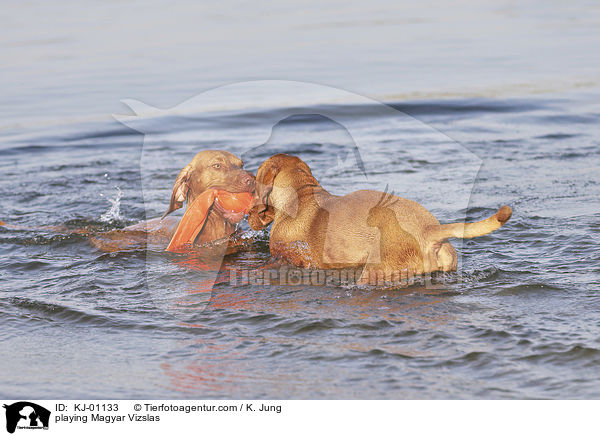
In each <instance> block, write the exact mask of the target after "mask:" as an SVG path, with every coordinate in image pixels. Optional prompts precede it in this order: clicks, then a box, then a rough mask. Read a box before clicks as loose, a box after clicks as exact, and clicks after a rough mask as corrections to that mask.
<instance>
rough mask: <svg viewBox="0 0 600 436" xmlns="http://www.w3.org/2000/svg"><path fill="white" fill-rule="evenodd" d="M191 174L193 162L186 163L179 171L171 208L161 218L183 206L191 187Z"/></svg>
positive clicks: (170, 204)
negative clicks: (189, 182)
mask: <svg viewBox="0 0 600 436" xmlns="http://www.w3.org/2000/svg"><path fill="white" fill-rule="evenodd" d="M191 174H192V165H191V164H188V165H186V166H185V167H183V169H182V170H181V171H179V175H178V176H177V179H175V184H174V185H173V193H172V194H171V202H170V203H169V208H168V209H167V211H166V212H165V214H164V215H163V216H162V217H161V219H163V218H164V217H166V216H167V215H169V214H170V213H171V212H173V211H174V210H177V209H179V208H181V206H183V202H184V201H186V200H187V195H188V191H189V189H190V186H189V184H188V181H189V178H190V175H191Z"/></svg>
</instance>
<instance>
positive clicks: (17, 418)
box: [4, 401, 50, 433]
mask: <svg viewBox="0 0 600 436" xmlns="http://www.w3.org/2000/svg"><path fill="white" fill-rule="evenodd" d="M4 408H5V409H6V431H8V432H9V433H14V432H15V430H16V429H17V428H19V429H45V430H47V429H48V423H49V422H50V411H49V410H48V409H46V408H44V407H42V406H39V405H37V404H35V403H30V402H28V401H19V402H17V403H13V404H11V405H6V404H5V405H4Z"/></svg>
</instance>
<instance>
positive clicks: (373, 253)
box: [248, 154, 512, 283]
mask: <svg viewBox="0 0 600 436" xmlns="http://www.w3.org/2000/svg"><path fill="white" fill-rule="evenodd" d="M254 195H255V197H254V201H253V203H252V206H251V208H250V215H249V217H248V223H249V224H250V227H252V228H253V229H254V230H258V229H262V228H264V227H266V226H267V225H269V223H271V222H273V226H272V228H271V233H270V239H269V246H270V251H271V255H272V256H274V257H276V258H279V259H283V260H285V261H287V262H289V263H291V264H293V265H295V266H298V267H302V268H318V269H334V268H335V269H337V268H354V269H362V268H364V269H363V270H362V275H361V276H360V279H359V282H362V283H366V282H369V281H370V282H373V277H374V276H375V277H378V278H384V280H386V281H399V280H400V279H401V278H404V277H413V276H414V275H417V274H424V273H429V272H433V271H453V270H456V266H457V256H456V251H455V250H454V248H453V247H452V245H450V243H449V242H448V241H447V240H448V238H474V237H477V236H482V235H486V234H488V233H490V232H492V231H494V230H496V229H498V228H500V227H501V226H502V225H503V224H504V223H505V222H506V221H507V220H508V219H509V218H510V216H511V214H512V211H511V208H510V207H508V206H503V207H501V208H500V210H499V211H498V212H497V213H496V214H495V215H493V216H491V217H490V218H488V219H485V220H483V221H479V222H476V223H469V224H462V223H456V224H443V225H442V224H440V223H439V222H438V220H437V219H436V218H435V217H434V216H433V215H432V214H431V213H430V212H429V211H427V210H426V209H425V208H424V207H423V206H421V205H419V204H418V203H416V202H414V201H411V200H407V199H405V198H400V197H397V196H395V195H392V194H388V193H382V192H377V191H367V190H365V191H357V192H353V193H351V194H348V195H346V196H344V197H339V196H336V195H331V194H330V193H328V192H327V191H326V190H325V189H323V188H322V187H321V185H320V184H319V182H318V181H317V180H316V179H315V178H314V177H313V175H312V173H311V170H310V168H309V167H308V165H306V163H304V162H303V161H302V160H300V159H299V158H297V157H295V156H289V155H286V154H278V155H275V156H272V157H271V158H269V159H267V160H266V161H265V162H263V163H262V164H261V165H260V167H259V168H258V172H257V174H256V189H255V194H254Z"/></svg>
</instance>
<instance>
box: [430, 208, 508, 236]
mask: <svg viewBox="0 0 600 436" xmlns="http://www.w3.org/2000/svg"><path fill="white" fill-rule="evenodd" d="M511 215H512V209H511V208H510V207H509V206H502V207H501V208H500V209H498V212H496V213H495V214H494V215H492V216H491V217H489V218H486V219H484V220H481V221H477V222H475V223H454V224H439V225H435V226H428V227H427V229H426V232H427V239H428V240H429V241H432V242H442V241H445V240H446V239H448V238H476V237H478V236H483V235H487V234H488V233H492V232H493V231H494V230H498V229H499V228H500V227H502V225H503V224H504V223H505V222H506V221H508V219H509V218H510V216H511Z"/></svg>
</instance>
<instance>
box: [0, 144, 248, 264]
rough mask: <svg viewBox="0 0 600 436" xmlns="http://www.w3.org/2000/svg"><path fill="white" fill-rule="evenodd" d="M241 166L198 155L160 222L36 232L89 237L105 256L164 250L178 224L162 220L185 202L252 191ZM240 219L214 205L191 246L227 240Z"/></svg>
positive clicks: (226, 158) (215, 155)
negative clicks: (150, 246)
mask: <svg viewBox="0 0 600 436" xmlns="http://www.w3.org/2000/svg"><path fill="white" fill-rule="evenodd" d="M243 165H244V163H243V162H242V160H241V159H240V158H239V157H237V156H235V155H234V154H231V153H229V152H227V151H221V150H204V151H201V152H199V153H198V154H196V155H195V156H194V158H193V159H192V161H191V162H190V163H189V164H188V165H186V166H185V167H184V168H183V169H182V170H181V171H180V172H179V175H178V176H177V179H176V180H175V184H174V186H173V193H172V194H171V201H170V203H169V207H168V209H167V211H166V212H165V214H164V215H163V216H162V218H156V219H151V220H148V221H143V222H141V223H138V224H134V225H132V226H128V227H125V228H123V229H120V230H111V231H108V232H101V233H97V232H94V231H93V229H89V228H84V229H76V230H72V229H67V228H63V227H61V226H54V227H39V229H42V230H51V231H56V232H61V233H62V232H66V233H77V234H82V235H85V236H90V241H91V243H92V244H93V245H94V246H95V247H97V248H98V249H100V250H102V251H105V252H116V251H123V250H132V249H134V250H135V249H143V248H145V246H146V241H148V242H150V243H156V244H164V245H165V246H166V244H167V243H168V242H169V240H170V239H171V237H172V236H173V234H174V233H175V230H176V229H177V224H178V222H179V219H178V218H171V217H168V218H166V216H167V215H168V214H170V213H171V212H173V211H174V210H177V209H179V208H181V207H182V206H183V203H184V202H185V201H187V204H188V205H189V204H191V203H192V202H193V201H194V200H195V199H196V197H197V196H198V195H200V194H201V193H202V192H204V191H205V190H207V189H209V188H215V189H222V190H225V191H229V192H252V191H253V190H254V176H253V175H252V174H251V173H249V172H248V171H244V170H243ZM240 219H241V217H240V216H233V215H232V214H231V213H229V212H227V211H225V210H224V209H223V208H221V207H220V205H219V204H218V202H215V204H214V205H213V207H212V208H211V209H210V211H209V214H208V216H207V218H206V223H205V224H204V227H203V228H202V230H201V232H200V233H199V234H198V236H197V238H196V240H195V243H200V244H201V243H208V242H213V241H217V240H222V239H224V238H227V237H228V236H230V235H231V234H232V233H233V232H234V231H235V229H236V226H235V223H237V222H238V221H239V220H240ZM0 225H5V226H6V227H7V228H12V229H17V230H19V229H21V230H30V229H29V228H25V227H20V226H10V225H6V224H5V223H2V222H1V221H0Z"/></svg>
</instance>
